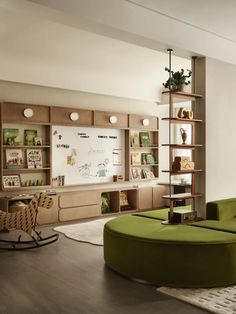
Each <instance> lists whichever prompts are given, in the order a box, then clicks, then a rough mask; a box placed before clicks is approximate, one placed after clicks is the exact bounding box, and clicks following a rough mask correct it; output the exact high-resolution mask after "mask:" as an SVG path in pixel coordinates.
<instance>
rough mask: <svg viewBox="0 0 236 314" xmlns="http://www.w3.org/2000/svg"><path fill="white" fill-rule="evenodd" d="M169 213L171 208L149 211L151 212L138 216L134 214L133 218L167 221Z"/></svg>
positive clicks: (138, 214)
mask: <svg viewBox="0 0 236 314" xmlns="http://www.w3.org/2000/svg"><path fill="white" fill-rule="evenodd" d="M168 211H169V208H164V209H155V210H149V211H146V212H141V213H137V214H136V213H135V214H133V216H139V217H146V218H152V219H158V220H167V219H168Z"/></svg>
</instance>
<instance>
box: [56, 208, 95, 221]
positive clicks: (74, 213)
mask: <svg viewBox="0 0 236 314" xmlns="http://www.w3.org/2000/svg"><path fill="white" fill-rule="evenodd" d="M100 215H101V206H100V205H90V206H80V207H74V208H66V209H61V210H60V211H59V221H69V220H75V219H82V218H90V217H96V216H100Z"/></svg>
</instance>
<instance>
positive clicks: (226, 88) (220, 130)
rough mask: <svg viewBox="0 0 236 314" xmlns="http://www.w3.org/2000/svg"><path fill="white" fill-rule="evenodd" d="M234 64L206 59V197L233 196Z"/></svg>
mask: <svg viewBox="0 0 236 314" xmlns="http://www.w3.org/2000/svg"><path fill="white" fill-rule="evenodd" d="M235 78H236V66H233V65H230V64H227V63H224V62H221V61H217V60H214V59H209V58H207V59H206V201H207V202H208V201H212V200H217V199H226V198H230V197H235V196H236V139H235V135H236V120H235V117H236V101H235V91H236V79H235Z"/></svg>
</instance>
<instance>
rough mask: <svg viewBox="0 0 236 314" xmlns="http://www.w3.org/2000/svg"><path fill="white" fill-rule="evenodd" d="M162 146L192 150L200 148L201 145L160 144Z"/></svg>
mask: <svg viewBox="0 0 236 314" xmlns="http://www.w3.org/2000/svg"><path fill="white" fill-rule="evenodd" d="M162 146H168V147H171V148H176V149H194V148H197V147H202V146H203V145H202V144H162Z"/></svg>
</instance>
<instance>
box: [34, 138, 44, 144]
mask: <svg viewBox="0 0 236 314" xmlns="http://www.w3.org/2000/svg"><path fill="white" fill-rule="evenodd" d="M34 145H35V146H42V145H43V143H42V137H38V136H35V138H34Z"/></svg>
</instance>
